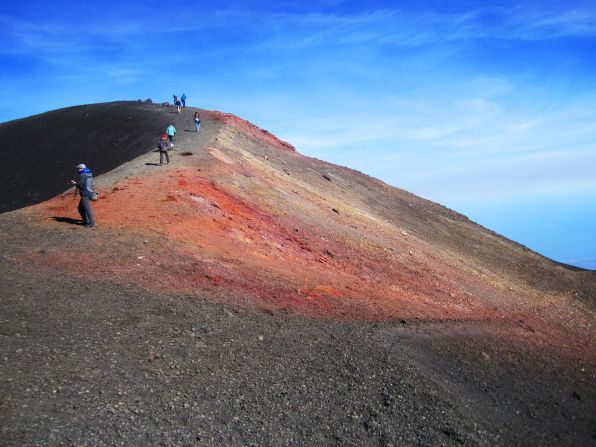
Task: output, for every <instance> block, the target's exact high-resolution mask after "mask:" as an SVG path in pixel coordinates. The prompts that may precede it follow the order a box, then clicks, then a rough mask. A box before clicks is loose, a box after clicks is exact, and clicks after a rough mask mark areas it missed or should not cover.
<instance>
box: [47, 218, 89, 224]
mask: <svg viewBox="0 0 596 447" xmlns="http://www.w3.org/2000/svg"><path fill="white" fill-rule="evenodd" d="M52 219H54V220H55V221H56V222H61V223H67V224H71V225H83V224H82V223H81V221H80V220H79V219H73V218H72V217H62V216H52Z"/></svg>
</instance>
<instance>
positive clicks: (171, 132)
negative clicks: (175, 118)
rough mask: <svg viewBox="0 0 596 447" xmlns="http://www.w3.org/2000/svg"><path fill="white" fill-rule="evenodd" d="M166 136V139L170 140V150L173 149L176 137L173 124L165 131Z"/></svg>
mask: <svg viewBox="0 0 596 447" xmlns="http://www.w3.org/2000/svg"><path fill="white" fill-rule="evenodd" d="M166 134H168V138H169V139H170V149H172V150H173V149H174V139H175V137H176V128H175V127H174V125H173V124H170V125H169V126H168V128H167V129H166Z"/></svg>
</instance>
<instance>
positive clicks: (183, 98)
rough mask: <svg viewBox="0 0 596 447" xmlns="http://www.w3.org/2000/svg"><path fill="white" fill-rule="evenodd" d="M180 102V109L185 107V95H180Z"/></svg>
mask: <svg viewBox="0 0 596 447" xmlns="http://www.w3.org/2000/svg"><path fill="white" fill-rule="evenodd" d="M180 101H182V107H183V108H184V107H186V93H182V96H181V97H180Z"/></svg>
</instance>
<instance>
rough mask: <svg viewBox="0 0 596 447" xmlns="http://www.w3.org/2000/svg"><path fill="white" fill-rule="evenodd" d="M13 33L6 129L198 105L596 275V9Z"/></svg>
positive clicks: (387, 6) (170, 19) (91, 17)
mask: <svg viewBox="0 0 596 447" xmlns="http://www.w3.org/2000/svg"><path fill="white" fill-rule="evenodd" d="M218 3H221V4H222V5H218ZM0 26H1V28H2V30H3V32H2V34H1V35H0V81H1V82H0V94H1V95H2V98H3V101H2V103H1V104H0V121H8V120H11V119H15V118H20V117H24V116H29V115H32V114H35V113H40V112H44V111H47V110H51V109H56V108H60V107H65V106H69V105H76V104H86V103H94V102H102V101H112V100H119V99H133V100H134V99H138V98H142V99H145V98H152V99H153V100H156V101H162V100H171V95H172V94H173V93H177V94H180V93H182V92H185V93H186V94H187V96H188V97H189V103H190V104H191V105H196V106H198V107H203V108H208V109H217V110H222V111H226V112H232V113H235V114H237V115H240V116H242V117H243V118H246V119H248V120H250V121H252V122H254V123H255V124H257V125H259V126H261V127H264V128H266V129H267V130H269V131H271V132H273V133H274V134H276V135H278V136H279V137H281V138H283V139H285V140H287V141H289V142H290V143H292V144H294V145H295V146H296V147H297V148H298V150H299V151H300V152H302V153H304V154H306V155H310V156H314V157H317V158H320V159H324V160H327V161H330V162H334V163H339V164H341V165H345V166H349V167H352V168H355V169H358V170H361V171H363V172H366V173H367V174H370V175H373V176H375V177H378V178H380V179H382V180H384V181H386V182H387V183H390V184H392V185H395V186H398V187H400V188H404V189H407V190H409V191H411V192H414V193H416V194H418V195H421V196H423V197H425V198H428V199H431V200H434V201H437V202H439V203H442V204H444V205H446V206H448V207H450V208H453V209H455V210H457V211H460V212H462V213H464V214H466V215H468V216H469V217H470V218H471V219H473V220H475V221H477V222H479V223H481V224H482V225H484V226H486V227H489V228H491V229H493V230H495V231H498V232H500V233H502V234H504V235H506V236H508V237H510V238H512V239H514V240H517V241H518V242H521V243H523V244H525V245H528V246H529V247H530V248H532V249H534V250H537V251H538V252H540V253H542V254H544V255H546V256H548V257H551V258H553V259H555V260H558V261H561V262H569V263H573V264H575V265H580V266H585V267H589V268H596V76H595V75H596V56H595V55H596V2H595V1H593V0H591V1H573V0H570V1H567V2H560V1H551V0H540V1H488V0H487V1H482V2H479V1H465V0H454V1H449V0H432V1H431V0H417V1H413V0H411V1H398V0H396V1H391V2H389V1H375V0H372V1H366V2H364V1H362V2H356V1H340V0H328V1H324V0H323V1H317V0H312V1H309V2H289V1H278V2H266V1H238V0H236V1H234V0H231V1H226V2H204V1H194V2H190V1H171V2H167V3H166V2H158V1H152V0H149V1H146V0H144V1H138V0H130V1H127V2H106V1H101V0H99V1H95V2H73V1H60V0H56V1H52V2H45V1H44V2H42V1H37V0H33V1H28V2H20V3H19V2H3V4H2V9H1V10H0Z"/></svg>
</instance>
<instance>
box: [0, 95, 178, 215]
mask: <svg viewBox="0 0 596 447" xmlns="http://www.w3.org/2000/svg"><path fill="white" fill-rule="evenodd" d="M168 111H169V110H168V108H160V107H159V106H158V105H154V104H145V103H142V102H132V101H120V102H112V103H105V104H92V105H84V106H76V107H69V108H66V109H60V110H54V111H51V112H47V113H43V114H41V115H35V116H32V117H28V118H23V119H19V120H15V121H9V122H6V123H2V124H0V140H1V141H2V142H3V144H2V146H1V148H0V155H1V156H2V160H3V163H1V164H0V213H3V212H6V211H11V210H15V209H18V208H22V207H25V206H29V205H33V204H35V203H39V202H42V201H44V200H47V199H49V198H51V197H54V196H55V195H57V194H59V193H61V192H63V191H64V190H65V189H66V188H67V187H68V180H69V179H71V178H73V177H74V176H75V175H76V170H75V166H76V165H77V164H79V163H86V164H87V165H89V166H90V168H91V169H92V171H93V173H94V175H96V176H97V175H99V174H103V173H105V172H108V171H110V170H112V169H114V168H116V167H117V166H120V165H121V164H123V163H125V162H127V161H129V160H132V159H134V158H136V157H138V156H139V155H142V154H145V153H147V152H149V151H150V150H152V149H153V148H154V146H155V141H156V138H157V136H158V135H159V134H160V133H161V132H163V131H164V130H165V128H166V127H167V125H168V124H169V122H170V121H171V120H172V118H171V116H170V114H169V113H168Z"/></svg>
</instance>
